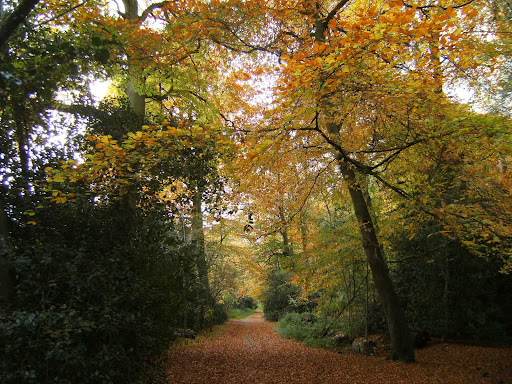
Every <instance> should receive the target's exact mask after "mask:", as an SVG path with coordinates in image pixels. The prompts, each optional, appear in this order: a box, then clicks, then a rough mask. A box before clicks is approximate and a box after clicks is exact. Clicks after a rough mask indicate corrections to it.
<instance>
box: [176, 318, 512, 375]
mask: <svg viewBox="0 0 512 384" xmlns="http://www.w3.org/2000/svg"><path fill="white" fill-rule="evenodd" d="M273 327H274V324H273V323H269V322H266V321H265V320H264V319H263V318H262V315H261V314H258V313H256V314H254V315H252V316H250V317H248V318H246V319H243V320H231V321H230V322H229V323H228V325H227V326H226V328H225V329H224V330H222V332H221V333H220V334H218V335H216V336H212V337H209V336H208V335H207V336H204V337H201V338H200V339H199V340H198V341H196V342H194V343H192V344H189V345H181V346H177V347H175V348H172V349H171V350H170V351H169V353H168V356H167V377H168V382H169V383H173V384H180V383H187V384H200V383H204V384H206V383H208V384H210V383H211V384H228V383H229V384H231V383H233V384H234V383H237V384H245V383H269V384H270V383H272V384H278V383H279V384H281V383H282V384H285V383H286V384H293V383H304V384H306V383H307V384H315V383H317V384H330V383H332V384H334V383H336V384H345V383H346V384H358V383H361V384H368V383H393V384H398V383H404V384H414V383H425V384H427V383H428V384H431V383H444V384H449V383H460V384H462V383H464V384H468V383H482V384H484V383H485V384H498V383H503V384H512V369H511V367H512V350H511V349H510V348H489V347H477V346H467V345H458V344H436V345H433V346H430V347H427V348H425V349H422V350H418V351H416V359H417V362H416V363H414V364H403V363H398V362H393V361H387V360H385V355H384V354H379V355H378V356H364V355H359V354H355V353H352V352H345V353H342V354H338V353H336V352H333V351H327V350H322V349H316V348H310V347H305V346H304V345H302V344H300V343H297V342H295V341H293V340H287V339H283V338H281V337H280V336H279V335H278V333H277V332H276V331H274V330H273Z"/></svg>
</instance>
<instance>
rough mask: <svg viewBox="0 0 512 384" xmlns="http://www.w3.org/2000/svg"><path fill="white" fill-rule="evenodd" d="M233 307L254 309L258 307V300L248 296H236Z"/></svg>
mask: <svg viewBox="0 0 512 384" xmlns="http://www.w3.org/2000/svg"><path fill="white" fill-rule="evenodd" d="M233 307H234V308H238V309H245V308H249V309H256V308H258V302H257V301H256V300H255V299H254V298H252V297H250V296H244V297H240V298H238V299H237V301H236V302H235V304H234V306H233Z"/></svg>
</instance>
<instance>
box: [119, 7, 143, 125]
mask: <svg viewBox="0 0 512 384" xmlns="http://www.w3.org/2000/svg"><path fill="white" fill-rule="evenodd" d="M123 5H124V14H123V16H124V17H125V18H126V19H127V20H129V21H132V22H133V23H134V24H135V23H136V22H138V20H139V7H138V4H137V0H123ZM134 27H135V25H134ZM136 80H137V79H135V78H134V77H131V78H130V79H128V84H127V86H126V89H125V92H126V96H128V100H130V106H131V107H132V109H133V111H134V112H135V114H136V115H137V116H139V117H141V118H144V116H145V114H146V98H145V96H144V95H141V94H140V93H138V92H137V91H136V90H135V85H134V84H135V83H136Z"/></svg>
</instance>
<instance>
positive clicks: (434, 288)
mask: <svg viewBox="0 0 512 384" xmlns="http://www.w3.org/2000/svg"><path fill="white" fill-rule="evenodd" d="M394 244H395V250H396V251H397V253H398V255H399V258H400V259H399V260H398V262H397V265H396V268H395V269H394V279H395V281H396V284H397V287H398V291H399V294H400V295H401V296H402V297H403V299H404V306H405V308H406V313H407V315H408V317H409V319H411V327H412V328H413V329H425V330H428V331H429V332H430V333H431V334H432V335H434V336H446V337H454V338H470V339H486V340H489V339H491V340H503V339H504V338H510V337H512V318H511V317H510V313H511V312H510V309H511V308H512V300H511V298H510V295H509V294H507V293H506V292H510V289H512V281H511V279H510V276H508V275H504V274H502V273H500V269H501V266H502V265H501V263H502V262H500V261H499V260H492V259H486V258H483V257H478V256H476V255H474V254H473V253H471V252H470V251H468V250H467V249H466V247H465V246H464V245H463V244H461V243H460V242H459V241H457V240H455V239H450V238H447V237H445V236H443V235H442V234H441V233H440V232H439V227H438V226H436V225H435V224H433V225H431V226H426V227H425V228H424V229H423V230H421V231H420V232H419V233H417V234H416V236H415V237H414V239H409V238H408V236H407V235H406V234H402V235H400V236H399V237H397V238H396V240H395V242H394Z"/></svg>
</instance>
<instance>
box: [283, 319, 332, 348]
mask: <svg viewBox="0 0 512 384" xmlns="http://www.w3.org/2000/svg"><path fill="white" fill-rule="evenodd" d="M276 330H277V331H278V332H279V334H280V335H281V336H283V337H286V338H287V339H295V340H298V341H302V342H304V343H305V344H306V345H308V346H312V347H322V348H329V347H333V346H334V344H335V343H334V341H333V339H332V338H330V337H322V336H321V335H322V325H321V323H320V321H319V320H318V318H317V316H316V315H315V314H314V313H310V312H304V313H287V314H286V315H284V316H283V317H282V318H281V319H280V320H279V322H278V323H277V325H276Z"/></svg>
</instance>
